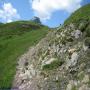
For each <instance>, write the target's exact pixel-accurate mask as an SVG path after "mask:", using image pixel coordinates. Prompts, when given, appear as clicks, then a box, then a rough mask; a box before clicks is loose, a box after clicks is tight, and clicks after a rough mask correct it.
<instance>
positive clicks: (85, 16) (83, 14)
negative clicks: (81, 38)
mask: <svg viewBox="0 0 90 90" xmlns="http://www.w3.org/2000/svg"><path fill="white" fill-rule="evenodd" d="M70 23H73V24H74V25H75V26H76V28H78V29H79V30H81V31H82V32H84V33H85V35H86V36H87V37H90V4H88V5H85V6H83V7H81V8H80V9H78V10H77V11H75V12H74V13H73V14H72V15H71V16H70V17H69V18H68V19H67V20H66V21H65V22H64V25H69V24H70Z"/></svg>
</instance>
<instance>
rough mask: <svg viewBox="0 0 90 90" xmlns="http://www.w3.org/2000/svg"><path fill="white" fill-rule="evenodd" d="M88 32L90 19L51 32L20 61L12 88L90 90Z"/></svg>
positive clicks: (80, 19) (80, 20) (89, 35)
mask: <svg viewBox="0 0 90 90" xmlns="http://www.w3.org/2000/svg"><path fill="white" fill-rule="evenodd" d="M88 6H90V5H88ZM85 8H86V7H85ZM79 11H80V10H79ZM82 13H83V12H82ZM80 14H81V13H80ZM89 14H90V11H89ZM78 20H79V21H78ZM71 21H72V20H71ZM76 21H77V23H76ZM67 22H68V21H67ZM89 32H90V19H89V18H88V19H87V18H84V19H83V18H79V19H75V22H74V21H73V22H71V23H68V24H66V23H65V25H63V26H62V27H60V28H55V30H51V31H50V32H49V33H48V34H47V35H46V37H45V38H43V39H42V40H41V41H40V42H39V43H38V44H37V45H35V46H33V47H30V49H29V50H28V51H27V52H26V53H25V54H23V55H22V56H21V57H20V58H19V60H18V65H17V71H16V75H15V79H14V81H13V86H12V87H17V88H18V89H19V90H90V33H89Z"/></svg>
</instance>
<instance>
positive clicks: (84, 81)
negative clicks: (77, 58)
mask: <svg viewBox="0 0 90 90" xmlns="http://www.w3.org/2000/svg"><path fill="white" fill-rule="evenodd" d="M82 82H83V83H88V82H89V76H88V75H85V76H84V78H83V80H82Z"/></svg>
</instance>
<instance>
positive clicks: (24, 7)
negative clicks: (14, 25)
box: [0, 0, 90, 27]
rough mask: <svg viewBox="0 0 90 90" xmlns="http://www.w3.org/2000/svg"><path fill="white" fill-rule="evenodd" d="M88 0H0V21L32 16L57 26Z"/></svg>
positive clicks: (29, 18) (25, 18)
mask: <svg viewBox="0 0 90 90" xmlns="http://www.w3.org/2000/svg"><path fill="white" fill-rule="evenodd" d="M88 3H90V0H0V22H4V23H9V22H13V21H17V20H31V19H32V18H33V17H34V16H37V17H39V18H40V20H41V22H42V23H43V24H45V25H48V26H50V27H57V26H59V25H60V24H63V23H64V21H65V20H66V19H67V18H68V17H69V16H70V15H71V14H72V13H73V12H74V11H75V10H77V9H78V8H80V7H82V6H83V5H85V4H88Z"/></svg>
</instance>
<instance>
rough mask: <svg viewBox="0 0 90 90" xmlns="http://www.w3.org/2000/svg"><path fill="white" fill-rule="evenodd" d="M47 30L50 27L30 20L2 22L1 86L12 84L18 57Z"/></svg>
mask: <svg viewBox="0 0 90 90" xmlns="http://www.w3.org/2000/svg"><path fill="white" fill-rule="evenodd" d="M47 32H48V27H45V26H42V25H39V24H36V23H34V22H29V21H17V22H13V23H8V24H0V88H8V87H10V86H11V84H12V80H13V77H14V75H15V71H16V64H17V60H18V57H19V56H20V55H21V54H23V53H24V52H25V51H26V50H28V48H29V47H30V46H32V45H35V44H36V43H37V42H38V41H39V40H40V39H41V38H43V37H44V36H45V35H46V34H47Z"/></svg>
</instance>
